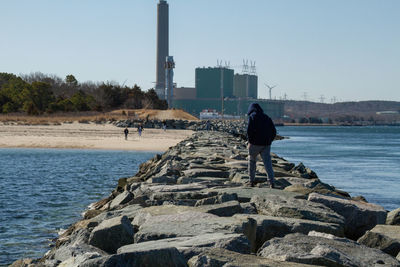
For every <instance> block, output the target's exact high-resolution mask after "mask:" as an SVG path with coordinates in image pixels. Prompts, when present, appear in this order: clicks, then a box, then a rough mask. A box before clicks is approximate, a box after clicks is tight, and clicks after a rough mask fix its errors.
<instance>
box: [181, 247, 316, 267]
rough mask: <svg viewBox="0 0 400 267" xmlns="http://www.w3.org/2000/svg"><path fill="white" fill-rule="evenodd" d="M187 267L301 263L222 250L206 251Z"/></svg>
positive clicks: (283, 266)
mask: <svg viewBox="0 0 400 267" xmlns="http://www.w3.org/2000/svg"><path fill="white" fill-rule="evenodd" d="M188 265H189V267H219V266H225V267H228V266H231V267H233V266H236V267H248V266H251V267H268V266H271V267H272V266H273V267H303V266H310V265H306V264H301V263H293V262H286V261H275V260H270V259H266V258H262V257H257V256H255V255H250V254H240V253H237V252H233V251H229V250H226V249H222V248H213V249H207V250H205V251H204V252H202V253H201V254H199V255H197V256H194V257H193V258H191V259H190V260H189V261H188Z"/></svg>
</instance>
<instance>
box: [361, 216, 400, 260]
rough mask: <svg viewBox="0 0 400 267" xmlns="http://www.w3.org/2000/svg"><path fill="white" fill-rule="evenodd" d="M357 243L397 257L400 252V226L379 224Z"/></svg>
mask: <svg viewBox="0 0 400 267" xmlns="http://www.w3.org/2000/svg"><path fill="white" fill-rule="evenodd" d="M357 241H358V243H361V244H364V245H366V246H368V247H370V248H378V249H380V250H382V251H383V252H385V253H387V254H390V255H392V256H393V257H396V256H397V254H398V253H399V252H400V225H383V224H378V225H377V226H375V227H374V228H372V229H371V230H369V231H367V232H366V233H365V234H364V235H363V236H362V237H360V238H359V239H358V240H357Z"/></svg>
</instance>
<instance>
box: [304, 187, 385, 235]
mask: <svg viewBox="0 0 400 267" xmlns="http://www.w3.org/2000/svg"><path fill="white" fill-rule="evenodd" d="M308 200H309V201H312V202H317V203H321V204H323V205H325V206H327V207H329V208H330V209H332V210H333V211H335V212H336V213H338V214H340V215H342V216H343V217H344V218H345V235H346V236H347V237H349V238H351V239H353V240H357V239H358V238H359V237H361V236H362V235H363V234H364V233H365V232H366V231H368V230H370V229H372V228H373V227H374V226H375V225H377V224H384V223H385V222H386V211H385V209H384V208H383V207H381V206H379V205H376V204H371V203H365V202H359V201H354V200H349V199H343V198H339V197H332V196H325V195H321V194H317V193H312V194H310V195H309V196H308Z"/></svg>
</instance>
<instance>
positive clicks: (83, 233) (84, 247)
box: [47, 228, 106, 262]
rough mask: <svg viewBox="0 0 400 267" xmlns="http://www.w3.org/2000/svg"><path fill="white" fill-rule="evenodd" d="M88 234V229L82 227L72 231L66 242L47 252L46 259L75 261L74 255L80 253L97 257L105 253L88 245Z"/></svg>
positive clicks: (80, 254)
mask: <svg viewBox="0 0 400 267" xmlns="http://www.w3.org/2000/svg"><path fill="white" fill-rule="evenodd" d="M89 236H90V232H89V230H88V229H85V228H83V229H78V230H77V231H74V232H73V233H72V234H71V235H70V236H69V240H68V241H67V242H64V243H63V244H61V245H60V246H59V247H58V248H57V249H53V250H51V251H50V252H49V253H47V259H50V260H56V261H57V262H64V261H66V260H69V261H71V260H73V261H75V257H77V256H82V255H86V256H88V255H92V256H93V255H97V257H98V256H104V255H106V253H105V252H104V251H102V250H100V249H97V248H95V247H93V246H91V245H88V240H89ZM86 256H83V257H86Z"/></svg>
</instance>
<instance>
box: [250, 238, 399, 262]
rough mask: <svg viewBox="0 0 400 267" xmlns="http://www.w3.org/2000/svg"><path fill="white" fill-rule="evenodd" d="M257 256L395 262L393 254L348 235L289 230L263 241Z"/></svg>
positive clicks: (320, 260) (307, 259) (327, 260)
mask: <svg viewBox="0 0 400 267" xmlns="http://www.w3.org/2000/svg"><path fill="white" fill-rule="evenodd" d="M257 255H258V256H261V257H265V258H268V259H272V260H285V261H291V262H298V263H306V264H313V265H323V266H360V267H363V266H365V267H367V266H368V267H369V266H380V264H382V265H383V266H399V264H400V262H398V261H397V260H396V259H395V258H393V257H391V256H389V255H387V254H385V253H383V252H382V251H380V250H378V249H373V248H368V247H365V246H363V245H360V244H358V243H357V242H355V241H352V240H349V239H336V238H333V239H331V238H324V237H321V236H307V235H303V234H289V235H286V236H285V237H282V238H273V239H271V240H269V241H267V242H265V243H264V245H263V246H262V247H261V248H260V249H259V251H258V252H257Z"/></svg>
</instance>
